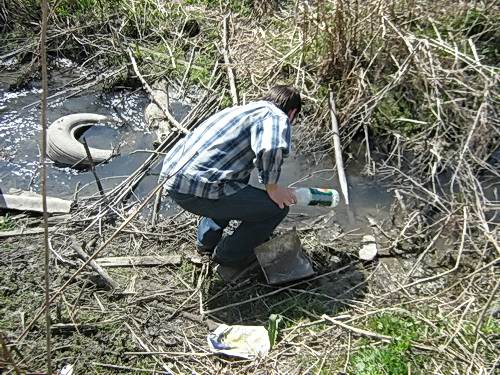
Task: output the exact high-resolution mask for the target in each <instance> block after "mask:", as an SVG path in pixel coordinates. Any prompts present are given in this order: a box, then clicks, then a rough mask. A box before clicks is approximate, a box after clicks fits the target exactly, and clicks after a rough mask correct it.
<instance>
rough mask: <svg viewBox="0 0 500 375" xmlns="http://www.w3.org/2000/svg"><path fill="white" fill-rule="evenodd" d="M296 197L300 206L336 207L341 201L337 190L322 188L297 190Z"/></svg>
mask: <svg viewBox="0 0 500 375" xmlns="http://www.w3.org/2000/svg"><path fill="white" fill-rule="evenodd" d="M295 197H296V198H297V205H299V206H323V207H335V206H337V205H338V204H339V199H340V198H339V193H338V192H337V190H335V189H320V188H296V189H295Z"/></svg>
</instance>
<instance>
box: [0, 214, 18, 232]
mask: <svg viewBox="0 0 500 375" xmlns="http://www.w3.org/2000/svg"><path fill="white" fill-rule="evenodd" d="M15 226H16V225H15V223H14V221H13V220H12V219H11V218H10V217H9V215H5V216H0V231H4V230H11V229H14V227H15Z"/></svg>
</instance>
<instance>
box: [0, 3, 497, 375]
mask: <svg viewBox="0 0 500 375" xmlns="http://www.w3.org/2000/svg"><path fill="white" fill-rule="evenodd" d="M38 6H39V4H38V2H36V1H32V0H11V1H8V2H0V31H1V32H0V189H1V191H2V192H8V191H9V190H10V189H20V190H31V191H34V192H40V151H39V144H40V136H41V132H40V125H39V119H40V101H39V95H40V93H41V87H42V86H41V84H40V74H39V71H40V63H41V62H40V50H39V39H40V38H39V37H40V22H41V20H40V14H41V12H40V11H39V9H38ZM49 10H50V12H49V20H48V21H49V27H48V32H47V48H48V55H49V58H48V60H49V61H48V62H49V92H48V95H49V100H48V117H49V123H50V122H52V121H55V120H56V119H57V118H59V117H61V116H64V115H67V114H71V113H78V112H92V113H99V114H104V115H108V116H111V117H112V118H113V119H114V120H115V121H114V123H113V125H110V124H107V125H108V126H106V127H93V128H92V129H90V130H89V131H88V132H87V133H85V134H86V135H85V136H86V137H88V138H87V139H88V141H89V145H90V146H92V147H102V148H108V147H113V148H114V147H115V146H116V149H117V150H119V155H118V156H116V157H115V158H113V159H112V160H110V161H109V162H108V163H104V164H101V165H99V166H96V169H95V172H96V175H97V179H100V183H101V185H102V186H103V189H102V192H100V191H99V189H98V188H97V185H98V184H97V182H96V178H95V177H94V174H92V173H91V172H90V171H89V170H85V169H83V170H76V169H74V168H70V167H61V166H59V165H57V164H52V163H50V164H49V166H48V188H49V189H48V194H49V195H52V196H56V197H62V198H65V199H68V200H71V201H72V208H71V212H70V213H69V214H65V215H51V216H50V217H49V223H48V245H47V246H46V245H45V240H44V233H43V230H44V229H43V225H42V220H41V216H40V215H39V214H35V213H29V212H18V211H2V212H0V353H1V356H0V367H1V368H2V373H37V374H41V373H47V371H48V370H47V369H48V367H49V365H48V363H49V362H50V367H51V372H52V373H60V374H68V373H71V372H70V371H71V369H72V370H73V373H74V374H87V373H96V374H115V373H124V374H125V373H127V374H130V373H136V374H145V373H158V374H287V375H288V374H294V375H295V374H296V375H299V374H357V375H379V374H380V375H382V374H397V375H399V374H410V373H411V374H422V375H424V374H493V373H495V370H497V369H498V367H499V361H498V345H499V338H500V322H499V320H498V319H499V306H500V301H499V299H498V288H499V285H500V284H499V282H498V279H499V278H498V261H499V253H500V246H499V241H498V238H499V219H498V209H499V208H500V201H499V198H498V191H499V187H500V186H499V185H500V178H499V177H500V174H499V171H500V154H499V150H498V144H500V133H499V131H498V129H500V123H499V121H500V120H499V118H500V116H499V109H500V106H499V98H500V95H499V92H498V87H500V86H499V85H498V83H499V82H498V80H499V72H500V69H499V61H500V60H499V50H498V46H499V45H500V31H499V28H498V24H499V21H500V9H499V6H498V4H497V3H496V2H494V1H483V2H461V3H459V4H457V2H456V1H443V2H439V3H437V2H432V1H427V0H415V1H404V0H401V1H399V0H369V1H365V2H346V1H333V0H326V1H321V2H311V1H302V0H298V1H261V0H253V1H246V0H245V1H232V0H231V1H229V2H225V3H224V4H222V3H221V2H218V1H211V0H199V1H195V0H180V1H171V2H170V1H156V0H154V1H153V0H133V1H122V0H85V1H83V0H78V1H66V0H62V1H57V2H53V1H49ZM159 81H162V82H164V83H163V85H165V82H166V87H167V91H168V95H167V94H166V93H163V94H165V95H163V97H168V100H169V103H168V104H167V105H164V104H159V105H158V109H160V111H163V112H164V114H165V120H166V121H168V124H169V125H168V126H165V129H167V130H168V131H162V134H161V137H160V139H159V140H156V139H155V138H156V137H155V136H154V134H155V131H156V130H155V129H152V128H150V127H148V124H147V123H146V122H145V121H144V117H143V116H144V109H145V108H146V106H147V105H148V104H149V103H150V102H154V101H155V99H154V98H153V97H151V90H150V87H157V86H154V84H155V83H156V82H159ZM278 83H286V84H292V85H294V86H296V87H297V88H298V89H299V90H300V92H301V94H302V97H303V99H304V106H303V110H302V113H301V114H300V118H299V119H298V120H297V121H296V124H294V127H293V148H294V153H293V155H292V156H291V157H290V158H289V159H288V160H287V162H286V164H285V165H284V166H283V176H282V181H283V183H284V184H286V185H290V186H296V187H297V186H315V187H324V188H331V187H334V188H337V189H338V190H339V191H340V190H341V189H340V182H339V181H338V179H337V172H338V168H339V166H337V165H335V162H334V161H335V154H334V147H333V144H334V143H333V134H332V125H331V124H332V122H331V121H332V118H336V119H337V121H338V124H339V130H338V133H339V134H338V135H339V137H340V140H341V148H342V158H343V161H344V166H345V172H346V175H347V180H348V181H347V182H348V184H349V193H350V194H349V197H350V201H349V202H346V201H345V197H344V199H342V202H341V204H340V205H339V206H338V207H336V208H335V209H333V210H331V209H324V208H323V209H311V208H309V209H299V208H297V207H294V208H292V210H291V212H290V215H289V216H288V217H287V219H286V221H285V222H284V223H282V225H280V227H279V228H278V229H277V231H276V233H275V235H279V234H280V233H285V232H286V231H289V230H297V233H298V235H299V237H300V240H301V242H302V246H303V249H304V252H305V254H306V255H307V256H308V257H309V258H310V260H311V262H312V264H313V267H314V270H315V275H314V276H312V277H310V278H308V279H306V280H300V281H297V282H293V283H290V284H284V285H277V286H271V285H268V284H267V283H266V281H265V277H264V275H263V274H262V271H261V270H260V269H259V268H255V269H253V270H250V271H248V272H247V273H245V274H244V275H242V276H241V277H240V278H238V279H237V280H234V281H232V282H229V283H227V282H224V281H223V280H222V279H221V277H220V276H219V275H218V273H217V271H216V269H215V267H214V264H211V262H210V260H209V259H206V258H205V257H201V256H200V255H198V254H197V252H196V250H195V246H194V243H195V235H196V225H197V220H198V218H197V217H195V216H192V215H190V214H188V213H186V212H183V211H181V210H180V209H179V208H178V207H176V206H175V205H174V204H173V203H172V202H171V201H170V199H169V198H168V196H167V195H165V193H162V192H161V190H159V188H157V181H158V173H159V170H160V168H161V162H162V159H163V155H164V154H165V152H166V151H168V150H169V149H170V148H171V147H172V146H173V145H174V144H175V143H176V142H177V141H179V139H180V138H181V137H182V134H183V133H184V132H189V131H191V130H192V129H194V128H195V127H196V126H197V125H198V124H199V123H200V122H201V121H202V120H203V119H204V118H206V117H207V116H209V115H210V114H212V113H215V112H216V111H218V110H220V109H223V108H226V107H228V106H231V105H234V104H241V103H246V102H249V101H252V100H255V99H257V98H259V97H260V96H261V95H262V94H263V93H264V92H265V91H266V90H267V89H268V88H269V87H270V86H272V85H274V84H278ZM157 104H158V103H157ZM333 104H335V106H334V107H335V108H333ZM172 129H177V130H173V131H171V132H170V130H172ZM110 144H111V145H110ZM252 183H254V182H252ZM102 193H104V194H102ZM232 224H234V225H231V228H229V229H228V231H229V232H230V230H231V229H232V228H234V227H235V226H236V225H238V223H232ZM367 236H371V237H367ZM367 238H368V239H369V240H367ZM367 243H369V244H370V246H372V249H373V246H376V249H377V252H378V254H377V256H376V257H375V258H374V259H373V260H372V261H362V260H360V258H359V251H360V249H361V248H362V247H363V246H366V244H367ZM46 254H48V257H49V262H48V265H49V267H48V269H47V270H45V256H46ZM89 256H90V258H91V259H89ZM45 280H48V281H49V285H50V287H49V298H48V307H47V303H46V302H47V298H46V295H45ZM46 311H47V312H48V313H47V314H46ZM221 323H224V324H228V325H259V326H264V327H266V328H269V332H270V338H271V341H272V348H271V350H270V352H269V353H268V355H267V356H265V357H259V358H256V359H252V360H246V359H239V358H235V357H229V356H224V355H219V354H217V355H216V354H213V353H211V352H210V351H209V347H208V343H207V335H208V334H209V332H211V331H213V330H214V329H215V328H216V327H217V326H218V325H219V324H221Z"/></svg>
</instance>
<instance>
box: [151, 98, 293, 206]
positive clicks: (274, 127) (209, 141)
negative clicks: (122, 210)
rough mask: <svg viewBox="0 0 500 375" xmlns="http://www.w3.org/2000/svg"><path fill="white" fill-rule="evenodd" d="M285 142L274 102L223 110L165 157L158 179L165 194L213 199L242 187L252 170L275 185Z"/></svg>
mask: <svg viewBox="0 0 500 375" xmlns="http://www.w3.org/2000/svg"><path fill="white" fill-rule="evenodd" d="M290 144H291V124H290V121H289V120H288V116H287V115H286V114H285V113H284V112H283V111H282V110H280V109H279V108H278V107H276V106H275V105H274V104H272V103H270V102H267V101H257V102H253V103H249V104H246V105H243V106H236V107H231V108H227V109H225V110H223V111H221V112H218V113H216V114H215V115H213V116H211V117H209V118H208V119H207V120H205V121H204V122H203V123H201V124H200V125H199V126H198V127H197V128H196V129H195V130H194V131H193V132H192V133H191V134H189V135H187V136H186V137H185V138H183V139H182V140H180V141H179V142H178V143H177V144H176V145H175V146H174V148H172V149H171V150H170V151H169V152H168V153H167V155H166V156H165V160H164V162H163V168H162V171H161V177H160V179H162V180H165V179H166V181H165V188H166V189H167V190H173V191H176V192H179V193H184V194H192V195H195V196H197V197H202V198H208V199H219V198H220V197H222V196H227V195H231V194H234V193H236V192H238V191H239V190H241V189H243V188H244V187H245V186H247V184H248V181H249V179H250V173H251V172H252V170H253V168H254V167H256V168H257V171H258V175H259V181H260V182H261V183H263V184H274V183H277V182H278V179H279V176H280V172H281V165H282V163H283V158H285V157H287V156H288V154H289V153H290Z"/></svg>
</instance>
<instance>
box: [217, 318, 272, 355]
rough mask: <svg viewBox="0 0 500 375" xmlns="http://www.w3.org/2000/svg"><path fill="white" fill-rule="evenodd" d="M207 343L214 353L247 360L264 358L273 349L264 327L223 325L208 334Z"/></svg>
mask: <svg viewBox="0 0 500 375" xmlns="http://www.w3.org/2000/svg"><path fill="white" fill-rule="evenodd" d="M207 341H208V346H209V348H210V351H211V352H213V353H221V354H226V355H229V356H232V357H239V358H245V359H255V358H257V357H261V358H263V357H265V356H266V355H267V354H268V353H269V350H270V349H271V344H270V343H269V335H268V333H267V330H266V329H265V328H264V327H262V326H238V325H235V326H228V325H226V324H221V325H220V326H218V327H217V329H216V330H215V331H213V332H211V333H209V334H208V337H207Z"/></svg>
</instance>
